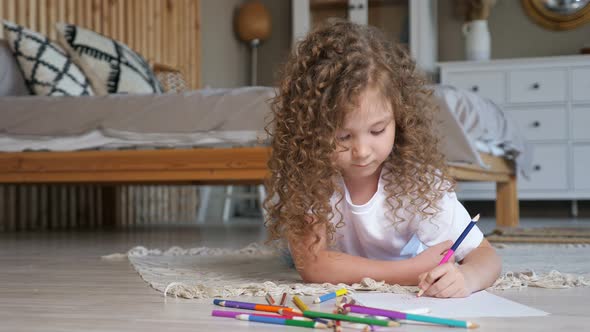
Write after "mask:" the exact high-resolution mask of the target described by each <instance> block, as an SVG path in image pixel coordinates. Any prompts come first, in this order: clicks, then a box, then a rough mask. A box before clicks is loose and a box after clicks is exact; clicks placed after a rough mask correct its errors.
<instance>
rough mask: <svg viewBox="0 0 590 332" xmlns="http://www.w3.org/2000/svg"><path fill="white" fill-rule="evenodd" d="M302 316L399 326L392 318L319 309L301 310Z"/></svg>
mask: <svg viewBox="0 0 590 332" xmlns="http://www.w3.org/2000/svg"><path fill="white" fill-rule="evenodd" d="M303 316H305V317H310V318H327V319H335V320H344V321H348V322H355V323H363V324H369V325H379V326H400V324H399V323H398V322H394V321H392V320H386V319H375V318H365V317H358V316H350V315H340V314H332V313H329V312H319V311H309V310H306V311H304V312H303Z"/></svg>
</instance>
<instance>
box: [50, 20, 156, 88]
mask: <svg viewBox="0 0 590 332" xmlns="http://www.w3.org/2000/svg"><path fill="white" fill-rule="evenodd" d="M56 28H57V35H58V41H59V42H60V43H61V45H62V46H63V47H64V48H65V49H66V51H68V53H69V54H70V56H72V58H73V59H74V61H75V62H76V63H77V64H78V65H79V66H80V67H81V68H82V70H83V71H84V73H85V74H86V75H87V76H88V78H89V79H90V82H91V83H92V88H94V91H96V93H97V94H100V95H105V94H109V93H161V92H162V87H161V86H160V83H159V82H158V80H157V78H156V76H155V75H154V73H153V72H152V70H151V69H150V67H149V65H148V63H147V62H146V61H145V60H144V59H143V58H142V57H141V56H140V55H139V54H137V53H135V52H134V51H132V50H131V49H130V48H129V47H128V46H127V45H125V44H122V43H120V42H118V41H116V40H113V39H111V38H108V37H105V36H103V35H101V34H98V33H96V32H94V31H90V30H87V29H84V28H81V27H78V26H76V25H72V24H64V23H57V24H56Z"/></svg>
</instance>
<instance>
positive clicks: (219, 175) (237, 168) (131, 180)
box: [0, 147, 519, 227]
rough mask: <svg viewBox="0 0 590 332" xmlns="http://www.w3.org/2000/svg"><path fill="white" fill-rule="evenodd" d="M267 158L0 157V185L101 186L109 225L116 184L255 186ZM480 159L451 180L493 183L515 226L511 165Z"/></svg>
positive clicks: (185, 153) (194, 153) (499, 220)
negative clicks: (480, 162)
mask: <svg viewBox="0 0 590 332" xmlns="http://www.w3.org/2000/svg"><path fill="white" fill-rule="evenodd" d="M269 155H270V148H268V147H247V148H195V149H164V150H162V149H160V150H114V151H73V152H14V153H12V152H11V153H0V184H32V183H36V184H40V183H61V184H65V183H77V184H84V183H88V184H90V183H92V184H103V185H105V188H104V189H103V200H102V201H103V204H104V205H105V206H103V209H104V211H105V214H104V218H105V222H107V224H111V223H114V218H115V216H114V211H115V208H114V204H116V202H115V200H114V197H115V190H116V188H115V186H116V185H117V184H136V183H170V184H171V183H175V184H179V183H186V184H189V183H190V184H261V183H263V181H264V179H265V177H266V176H267V175H268V169H267V161H268V157H269ZM482 158H483V160H484V162H485V163H486V164H488V165H490V166H491V167H490V169H483V168H481V167H478V166H473V165H464V166H455V165H453V166H450V171H451V175H452V176H453V177H454V178H455V179H457V180H462V181H493V182H496V224H497V226H498V227H516V226H518V218H519V210H518V197H517V190H516V174H515V168H514V163H513V162H511V161H508V160H506V159H503V158H500V157H493V156H490V155H487V154H482ZM111 214H112V215H111ZM109 218H110V219H109Z"/></svg>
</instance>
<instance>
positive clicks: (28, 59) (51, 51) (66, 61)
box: [3, 21, 94, 96]
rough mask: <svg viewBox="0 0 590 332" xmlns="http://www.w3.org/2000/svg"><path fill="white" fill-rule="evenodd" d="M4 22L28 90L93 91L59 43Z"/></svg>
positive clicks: (77, 93) (81, 93)
mask: <svg viewBox="0 0 590 332" xmlns="http://www.w3.org/2000/svg"><path fill="white" fill-rule="evenodd" d="M3 24H4V36H5V37H6V39H7V41H8V44H9V45H10V49H11V50H12V53H13V54H14V57H15V58H16V60H17V63H18V65H19V67H20V70H21V71H22V73H23V77H24V79H25V83H26V84H27V86H28V87H29V90H31V92H33V93H34V94H36V95H43V96H84V95H93V94H94V93H93V90H92V88H91V87H90V82H89V81H88V79H87V78H86V76H84V74H83V73H82V71H81V70H80V68H78V66H76V65H75V64H74V63H73V62H72V60H71V59H70V58H69V57H68V55H67V53H66V52H65V51H64V49H63V48H61V47H60V46H59V45H58V44H56V43H54V42H52V41H50V40H49V39H48V38H47V37H45V36H43V35H41V34H38V33H36V32H34V31H31V30H28V29H26V28H23V27H22V26H20V25H17V24H14V23H12V22H9V21H3Z"/></svg>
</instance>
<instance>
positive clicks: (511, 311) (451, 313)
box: [352, 291, 549, 318]
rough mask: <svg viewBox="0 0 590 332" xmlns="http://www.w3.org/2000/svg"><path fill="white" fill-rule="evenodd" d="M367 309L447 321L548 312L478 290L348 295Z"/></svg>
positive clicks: (540, 314) (536, 314)
mask: <svg viewBox="0 0 590 332" xmlns="http://www.w3.org/2000/svg"><path fill="white" fill-rule="evenodd" d="M352 297H353V298H354V299H356V300H357V301H360V303H361V304H362V305H364V306H367V307H375V308H380V309H387V310H398V311H399V310H408V309H416V308H424V307H428V308H430V310H431V311H430V313H428V314H427V315H428V316H435V317H448V318H468V317H532V316H546V315H548V314H549V313H547V312H544V311H541V310H537V309H535V308H531V307H529V306H526V305H522V304H520V303H516V302H514V301H510V300H507V299H505V298H502V297H500V296H497V295H494V294H491V293H488V292H486V291H481V292H477V293H473V294H471V295H470V296H469V297H466V298H456V299H455V298H454V299H437V298H432V297H416V295H411V294H391V293H361V292H356V293H355V294H353V295H352Z"/></svg>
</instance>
